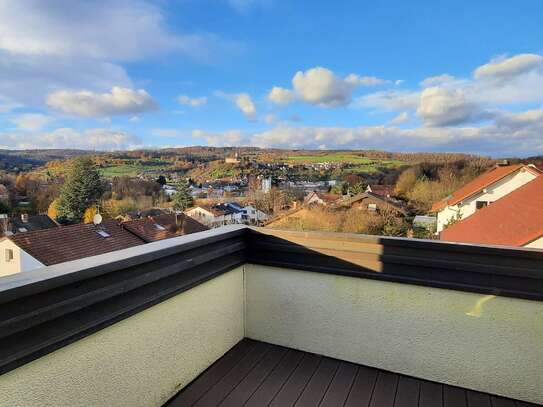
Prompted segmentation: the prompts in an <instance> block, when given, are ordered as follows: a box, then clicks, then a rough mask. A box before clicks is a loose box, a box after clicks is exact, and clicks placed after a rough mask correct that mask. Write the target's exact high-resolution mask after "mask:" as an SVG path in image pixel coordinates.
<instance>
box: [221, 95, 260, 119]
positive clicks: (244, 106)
mask: <svg viewBox="0 0 543 407" xmlns="http://www.w3.org/2000/svg"><path fill="white" fill-rule="evenodd" d="M214 94H215V96H217V97H220V98H222V99H226V100H229V101H231V102H233V103H234V104H235V105H236V107H237V108H238V109H239V110H240V111H241V112H242V113H243V114H244V115H245V117H246V118H247V119H254V118H255V116H256V106H255V104H254V103H253V99H251V96H250V95H249V94H248V93H225V92H223V91H220V90H219V91H216V92H215V93H214Z"/></svg>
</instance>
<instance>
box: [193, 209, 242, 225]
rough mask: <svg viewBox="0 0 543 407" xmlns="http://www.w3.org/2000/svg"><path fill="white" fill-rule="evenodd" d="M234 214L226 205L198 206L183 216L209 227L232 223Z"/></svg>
mask: <svg viewBox="0 0 543 407" xmlns="http://www.w3.org/2000/svg"><path fill="white" fill-rule="evenodd" d="M234 213H235V211H234V210H233V209H232V208H230V207H229V206H227V205H226V204H218V205H199V206H195V207H194V208H191V209H189V210H187V211H185V214H187V215H188V216H190V217H191V218H194V219H196V220H197V221H198V222H201V223H203V224H204V225H206V226H209V227H217V226H221V225H227V224H231V223H234Z"/></svg>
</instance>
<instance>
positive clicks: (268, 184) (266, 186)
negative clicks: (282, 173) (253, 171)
mask: <svg viewBox="0 0 543 407" xmlns="http://www.w3.org/2000/svg"><path fill="white" fill-rule="evenodd" d="M271 188H272V179H271V177H268V178H263V179H262V192H264V193H265V194H267V193H268V192H270V191H271Z"/></svg>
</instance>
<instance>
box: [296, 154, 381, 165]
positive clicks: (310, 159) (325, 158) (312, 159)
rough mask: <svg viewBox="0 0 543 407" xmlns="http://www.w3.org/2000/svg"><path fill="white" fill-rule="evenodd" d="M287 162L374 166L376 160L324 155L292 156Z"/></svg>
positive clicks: (342, 155)
mask: <svg viewBox="0 0 543 407" xmlns="http://www.w3.org/2000/svg"><path fill="white" fill-rule="evenodd" d="M287 161H292V162H299V163H304V162H305V163H325V162H328V163H339V162H344V163H351V164H372V163H373V162H374V161H375V160H372V159H371V158H367V157H362V156H359V155H354V154H342V153H338V154H323V155H291V156H289V157H287Z"/></svg>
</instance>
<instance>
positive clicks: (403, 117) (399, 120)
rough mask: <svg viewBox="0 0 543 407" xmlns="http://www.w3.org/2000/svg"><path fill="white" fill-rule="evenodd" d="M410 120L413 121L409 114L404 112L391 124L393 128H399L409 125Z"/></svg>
mask: <svg viewBox="0 0 543 407" xmlns="http://www.w3.org/2000/svg"><path fill="white" fill-rule="evenodd" d="M409 120H411V117H410V116H409V113H407V112H402V113H400V114H399V115H398V116H396V117H394V118H393V119H392V120H391V121H390V123H389V124H390V125H391V126H399V125H400V124H404V123H407V122H408V121H409Z"/></svg>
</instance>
